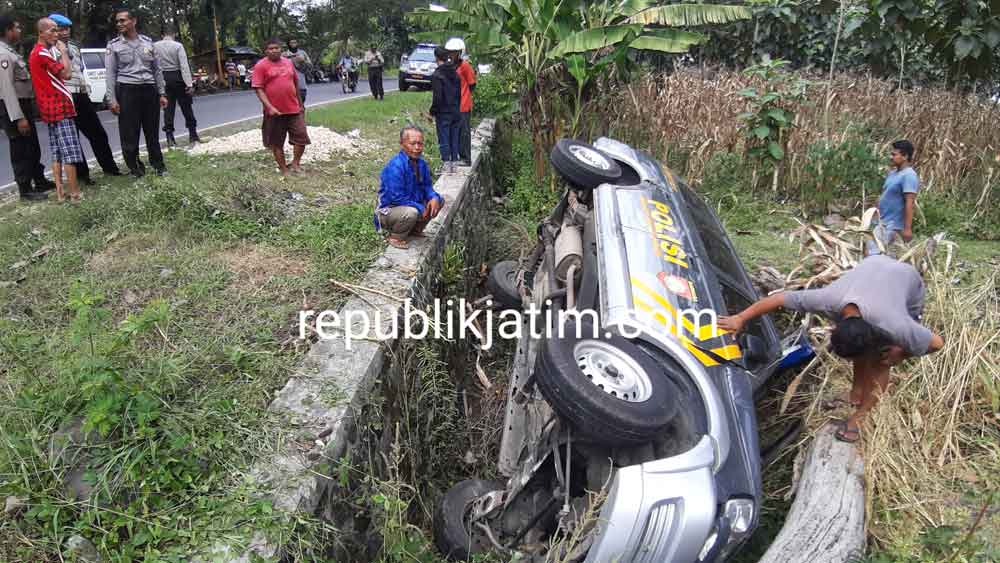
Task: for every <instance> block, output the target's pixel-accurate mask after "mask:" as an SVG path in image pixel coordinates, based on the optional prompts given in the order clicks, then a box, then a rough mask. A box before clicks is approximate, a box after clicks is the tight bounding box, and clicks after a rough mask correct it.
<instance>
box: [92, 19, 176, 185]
mask: <svg viewBox="0 0 1000 563" xmlns="http://www.w3.org/2000/svg"><path fill="white" fill-rule="evenodd" d="M135 24H136V20H135V16H133V15H132V14H131V13H130V12H129V11H128V10H119V11H117V12H116V13H115V27H116V28H117V29H118V33H119V36H118V37H116V38H114V39H112V40H111V42H110V43H108V50H107V54H106V55H105V65H104V66H105V69H106V72H107V83H108V97H109V99H110V101H111V113H114V114H116V115H118V134H119V137H120V138H121V144H122V154H123V155H124V156H125V164H127V165H128V168H129V171H130V173H131V174H132V175H133V176H135V177H137V178H138V177H142V176H144V175H145V174H146V166H145V165H144V164H143V163H142V161H141V160H139V131H140V129H141V130H142V133H143V135H144V136H145V138H146V150H147V152H149V164H150V166H152V167H153V169H154V170H155V171H156V174H157V175H158V176H162V175H163V173H164V172H166V166H165V165H164V163H163V152H162V151H161V150H160V131H159V128H160V108H166V107H167V97H166V86H165V84H164V82H163V71H162V70H161V69H160V66H159V64H158V63H157V60H156V54H155V52H154V50H153V40H152V39H150V38H149V37H146V36H145V35H140V34H139V33H138V32H137V31H136V30H135ZM157 98H159V101H157Z"/></svg>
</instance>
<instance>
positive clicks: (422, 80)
mask: <svg viewBox="0 0 1000 563" xmlns="http://www.w3.org/2000/svg"><path fill="white" fill-rule="evenodd" d="M399 78H400V80H405V81H407V82H409V83H411V84H427V85H430V83H431V77H430V76H424V75H423V74H410V73H408V72H404V73H402V74H400V75H399Z"/></svg>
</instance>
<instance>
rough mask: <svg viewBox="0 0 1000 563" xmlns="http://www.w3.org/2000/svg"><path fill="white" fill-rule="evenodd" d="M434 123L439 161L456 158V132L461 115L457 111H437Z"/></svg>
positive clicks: (449, 160)
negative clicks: (439, 149) (439, 155)
mask: <svg viewBox="0 0 1000 563" xmlns="http://www.w3.org/2000/svg"><path fill="white" fill-rule="evenodd" d="M434 124H435V125H436V126H437V136H438V146H439V147H440V148H441V161H442V162H452V161H456V160H458V142H459V141H458V134H459V130H460V129H461V125H462V115H461V114H459V113H439V114H437V115H436V116H434Z"/></svg>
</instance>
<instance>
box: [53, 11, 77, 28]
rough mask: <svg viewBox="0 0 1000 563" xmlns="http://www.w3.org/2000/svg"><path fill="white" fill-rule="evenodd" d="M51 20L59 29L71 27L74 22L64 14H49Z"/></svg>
mask: <svg viewBox="0 0 1000 563" xmlns="http://www.w3.org/2000/svg"><path fill="white" fill-rule="evenodd" d="M49 19H50V20H52V21H54V22H56V25H58V26H59V27H70V26H72V25H73V22H72V21H71V20H70V19H69V18H67V17H66V16H64V15H62V14H49Z"/></svg>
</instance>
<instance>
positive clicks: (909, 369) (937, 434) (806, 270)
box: [781, 218, 1000, 553]
mask: <svg viewBox="0 0 1000 563" xmlns="http://www.w3.org/2000/svg"><path fill="white" fill-rule="evenodd" d="M861 222H862V221H861V219H858V218H856V219H854V220H853V221H848V226H847V228H844V229H841V230H834V229H829V228H824V227H818V226H815V225H803V226H802V227H801V228H800V229H799V230H798V234H799V235H800V236H801V237H803V240H804V243H803V245H802V250H803V252H802V255H803V266H802V267H801V268H800V269H799V270H797V272H793V274H792V275H790V276H789V278H788V286H789V287H806V286H821V285H826V284H827V283H829V282H830V281H832V280H833V279H835V278H836V277H839V275H840V273H841V272H843V271H845V270H846V269H848V268H849V267H850V266H851V265H853V263H855V262H856V260H857V259H858V258H859V257H860V253H859V251H860V248H861V246H860V244H857V243H856V242H855V241H856V240H857V237H858V232H857V228H858V227H857V225H859V224H860V223H861ZM935 248H937V249H938V250H941V249H943V248H945V249H948V251H947V252H943V251H940V252H936V253H935V252H934V249H935ZM951 248H952V247H949V246H948V242H947V241H943V240H942V238H941V237H940V236H938V237H932V238H930V239H927V240H925V241H923V242H921V243H919V244H916V245H914V246H912V247H911V248H910V249H909V250H908V251H907V252H906V253H905V254H904V255H903V256H901V259H904V260H906V261H908V262H910V263H913V264H914V265H915V266H917V267H918V269H920V270H921V272H922V274H923V277H924V280H925V283H926V285H927V299H926V305H925V310H924V319H923V320H924V322H925V323H926V324H927V325H928V326H930V327H931V328H932V330H934V331H935V332H937V333H939V334H941V335H943V336H944V338H945V348H944V349H943V350H942V351H940V352H938V353H935V354H933V355H930V356H924V357H921V358H917V359H913V360H910V361H909V362H907V363H905V364H903V365H901V366H899V367H897V368H895V369H894V373H893V378H892V383H891V387H890V390H889V392H888V393H887V394H886V395H885V396H884V397H883V398H882V400H881V402H880V404H879V405H878V407H877V408H876V409H875V410H874V411H873V412H872V413H871V414H870V415H869V416H868V418H867V419H866V420H865V421H864V424H863V427H862V437H863V440H862V448H863V451H864V458H865V464H866V469H865V471H866V488H867V491H866V498H867V503H868V510H867V514H868V527H869V534H870V537H871V538H872V539H874V540H875V541H876V542H878V544H879V545H882V546H884V547H888V548H890V549H891V550H893V551H895V552H900V553H906V552H908V550H912V549H914V548H915V547H919V545H920V539H919V538H920V534H921V533H922V532H923V531H924V530H927V529H930V528H933V527H938V526H951V527H954V528H956V529H959V530H967V529H970V528H971V527H972V526H973V524H974V522H975V521H976V516H977V514H978V513H979V511H980V510H981V509H982V508H983V504H984V503H988V502H989V499H990V495H991V494H993V493H992V492H993V491H996V490H997V489H998V487H1000V367H998V365H997V363H998V362H997V360H998V359H1000V320H998V319H1000V268H995V267H994V268H989V269H986V270H985V274H984V275H983V276H982V278H981V279H979V280H977V282H976V283H974V284H969V285H964V286H960V285H958V284H957V283H956V280H957V278H956V276H955V273H956V272H955V271H954V268H953V256H952V252H951V251H950V250H951ZM820 249H825V250H820ZM811 334H812V336H813V338H814V340H815V341H816V344H817V349H822V348H823V347H824V346H825V341H826V337H827V334H828V331H827V328H826V327H816V328H813V329H812V331H811ZM820 354H821V361H820V363H819V364H818V368H817V369H816V371H815V372H811V373H807V374H805V376H804V378H805V379H804V380H803V378H802V377H800V378H797V379H796V380H795V381H793V382H792V384H791V385H790V386H789V389H788V391H787V392H786V396H785V398H784V401H783V405H782V408H781V411H782V412H784V411H785V408H786V407H788V406H789V404H790V406H791V409H790V413H792V414H795V413H799V414H801V415H802V416H803V417H804V418H805V419H806V421H807V427H808V429H809V430H810V431H811V432H810V434H811V433H812V432H815V431H816V430H817V429H818V428H820V427H821V426H822V425H824V424H825V423H827V422H828V421H829V420H830V416H831V415H843V416H846V415H847V414H848V411H847V410H844V411H843V412H837V413H830V412H825V411H823V409H821V408H820V405H821V404H822V403H823V402H824V401H825V400H827V399H831V398H833V397H835V396H838V395H841V394H842V393H843V392H846V390H847V389H848V387H849V379H850V373H851V368H850V364H849V363H847V362H845V361H843V360H841V359H839V358H836V357H834V356H832V355H831V354H829V353H828V352H826V351H822V352H821V353H820ZM997 520H998V519H997V518H992V519H991V518H986V519H984V520H983V521H982V522H979V527H980V529H981V531H982V532H983V535H984V537H986V538H992V540H991V541H996V539H997V538H1000V522H997ZM994 547H996V546H994Z"/></svg>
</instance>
